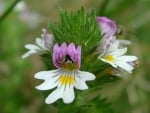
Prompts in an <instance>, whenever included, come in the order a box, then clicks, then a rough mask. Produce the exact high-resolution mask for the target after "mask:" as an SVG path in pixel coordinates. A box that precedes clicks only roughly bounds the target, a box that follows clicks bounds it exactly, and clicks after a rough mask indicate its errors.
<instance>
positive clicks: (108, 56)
mask: <svg viewBox="0 0 150 113" xmlns="http://www.w3.org/2000/svg"><path fill="white" fill-rule="evenodd" d="M104 59H105V60H108V61H111V62H112V61H114V60H115V58H114V57H113V56H112V55H106V56H105V57H104Z"/></svg>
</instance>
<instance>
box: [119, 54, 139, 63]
mask: <svg viewBox="0 0 150 113" xmlns="http://www.w3.org/2000/svg"><path fill="white" fill-rule="evenodd" d="M137 59H138V58H137V57H136V56H128V55H126V56H120V57H118V58H117V60H118V61H124V62H132V61H135V60H137Z"/></svg>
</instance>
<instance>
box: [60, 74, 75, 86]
mask: <svg viewBox="0 0 150 113" xmlns="http://www.w3.org/2000/svg"><path fill="white" fill-rule="evenodd" d="M74 81H75V78H74V76H73V75H61V76H60V78H59V82H60V83H61V84H62V85H71V84H73V83H74Z"/></svg>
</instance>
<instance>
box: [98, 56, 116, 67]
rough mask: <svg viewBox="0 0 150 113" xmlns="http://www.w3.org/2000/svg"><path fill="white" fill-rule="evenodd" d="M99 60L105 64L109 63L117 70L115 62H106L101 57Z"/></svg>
mask: <svg viewBox="0 0 150 113" xmlns="http://www.w3.org/2000/svg"><path fill="white" fill-rule="evenodd" d="M99 59H100V60H102V61H103V62H106V63H108V64H110V65H112V66H113V67H114V68H117V65H116V64H115V63H114V62H110V61H108V60H105V59H103V58H100V57H99Z"/></svg>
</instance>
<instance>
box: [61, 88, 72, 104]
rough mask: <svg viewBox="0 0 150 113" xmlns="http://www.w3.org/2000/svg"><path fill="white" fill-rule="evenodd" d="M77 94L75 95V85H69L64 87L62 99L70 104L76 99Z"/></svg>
mask: <svg viewBox="0 0 150 113" xmlns="http://www.w3.org/2000/svg"><path fill="white" fill-rule="evenodd" d="M74 98H75V96H74V90H73V85H70V86H69V85H67V86H66V87H65V89H64V92H63V95H62V99H63V101H64V103H66V104H69V103H72V102H73V100H74Z"/></svg>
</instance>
